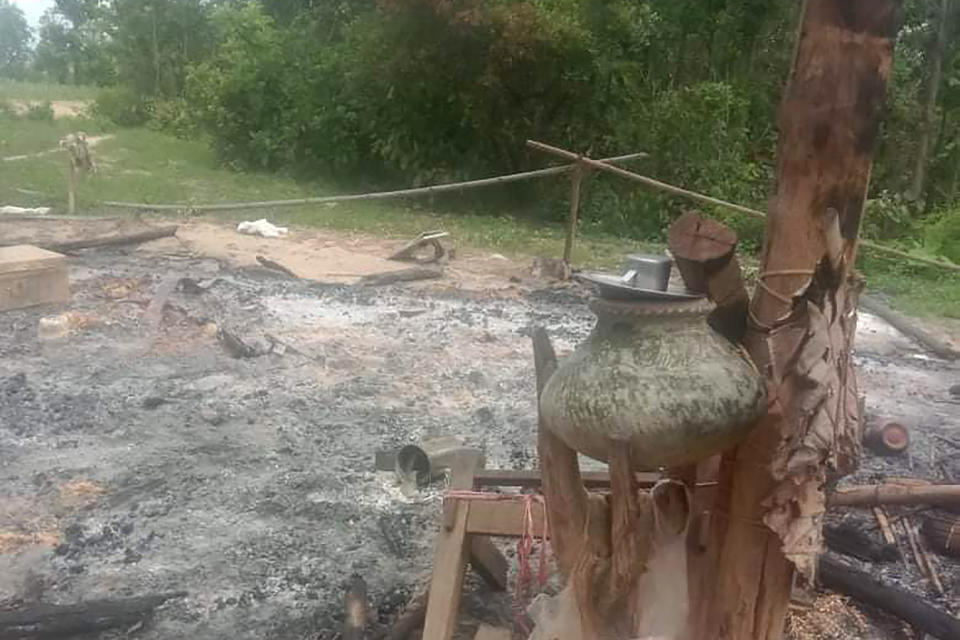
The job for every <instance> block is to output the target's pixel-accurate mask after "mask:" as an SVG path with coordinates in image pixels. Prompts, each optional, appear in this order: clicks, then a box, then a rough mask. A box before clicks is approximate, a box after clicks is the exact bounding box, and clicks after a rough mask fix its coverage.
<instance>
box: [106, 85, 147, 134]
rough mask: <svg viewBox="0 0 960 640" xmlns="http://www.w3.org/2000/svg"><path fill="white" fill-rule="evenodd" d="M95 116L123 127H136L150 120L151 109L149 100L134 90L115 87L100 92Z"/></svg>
mask: <svg viewBox="0 0 960 640" xmlns="http://www.w3.org/2000/svg"><path fill="white" fill-rule="evenodd" d="M93 114H94V115H95V116H98V117H101V118H104V119H106V120H109V121H110V122H113V123H114V124H117V125H120V126H121V127H136V126H139V125H142V124H143V123H145V122H146V121H147V120H148V118H149V117H150V109H149V103H148V101H147V99H146V98H145V97H143V96H140V95H138V94H137V93H136V92H135V91H134V90H133V89H129V88H126V87H114V88H110V89H103V90H101V91H100V93H99V95H98V96H97V99H96V100H95V101H94V103H93Z"/></svg>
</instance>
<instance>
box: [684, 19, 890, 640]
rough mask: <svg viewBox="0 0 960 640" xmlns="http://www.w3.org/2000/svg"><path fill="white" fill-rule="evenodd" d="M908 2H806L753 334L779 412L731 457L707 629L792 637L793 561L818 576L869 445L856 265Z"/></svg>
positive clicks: (700, 634) (724, 475)
mask: <svg viewBox="0 0 960 640" xmlns="http://www.w3.org/2000/svg"><path fill="white" fill-rule="evenodd" d="M898 13H899V12H898V2H897V1H896V0H808V3H807V10H806V13H805V15H804V18H803V24H802V28H801V38H800V44H799V47H798V50H797V59H796V62H795V68H794V70H793V73H792V76H791V83H790V86H789V87H788V88H787V92H786V95H785V97H784V100H783V102H782V105H781V114H780V117H781V121H780V129H781V130H780V147H779V158H778V168H777V177H778V185H777V192H776V195H775V196H774V198H773V199H772V202H771V204H772V206H771V211H770V214H769V216H768V218H767V236H766V242H765V246H764V252H763V257H762V267H761V275H760V284H759V285H758V287H757V289H756V292H755V295H754V297H753V300H752V302H751V306H750V322H749V325H748V330H747V334H746V338H745V344H746V346H747V349H748V350H749V351H750V354H751V356H752V357H753V359H754V362H755V363H756V364H757V366H758V367H759V368H760V370H761V371H762V372H763V373H764V374H765V375H766V377H767V380H768V386H769V392H768V398H769V411H768V415H767V416H766V417H765V418H764V419H762V420H761V422H760V424H759V425H758V427H757V428H756V429H755V430H754V431H753V432H752V433H751V434H750V436H749V437H748V438H747V441H746V442H745V443H744V444H742V445H741V446H740V447H738V448H737V449H735V450H734V451H732V452H729V453H728V454H726V455H725V457H724V465H723V468H722V469H721V474H720V483H721V486H720V487H719V490H718V504H717V508H716V509H715V513H716V517H715V518H714V520H713V523H712V527H711V537H710V540H709V543H708V544H709V547H710V549H709V553H710V554H711V558H712V560H713V561H714V562H715V563H716V564H715V565H714V566H715V567H716V569H715V572H714V573H713V575H714V576H715V581H714V583H713V589H712V591H711V593H712V595H713V597H712V600H711V601H710V602H709V603H708V604H707V606H706V607H705V608H706V611H703V610H701V611H699V612H697V613H698V614H699V615H697V616H696V618H695V621H694V622H695V624H696V625H697V626H698V631H697V632H696V633H695V634H694V635H693V637H696V638H698V639H721V638H722V639H724V640H726V639H736V640H748V639H749V640H772V639H777V638H780V637H781V636H782V633H783V626H784V617H785V614H786V612H787V605H788V602H789V597H790V589H791V584H792V578H793V572H794V570H795V569H796V570H797V571H798V572H799V573H800V574H801V575H802V576H803V577H805V578H807V579H808V580H810V579H812V578H813V575H814V573H815V568H816V560H817V554H818V552H819V549H820V543H821V527H822V517H823V513H824V511H825V504H826V501H825V496H824V494H823V490H822V487H823V485H824V483H825V480H826V471H827V468H828V466H832V467H834V468H835V470H836V471H838V472H839V473H845V472H848V471H849V470H850V468H851V466H852V465H853V464H854V463H855V461H856V459H857V456H858V455H859V435H860V434H859V431H860V424H859V414H858V410H857V404H858V403H857V393H856V380H855V377H854V372H853V370H852V362H851V361H850V357H849V354H850V346H851V341H852V338H853V333H854V331H855V329H856V304H857V300H856V294H857V288H856V283H855V282H853V281H852V278H851V271H850V270H851V266H852V259H853V257H854V256H855V251H856V245H857V236H858V233H859V230H860V218H861V215H862V212H863V204H864V201H865V198H866V191H867V185H868V182H869V177H870V169H871V156H872V153H873V148H874V145H875V143H876V137H877V131H878V128H879V123H880V115H881V109H882V107H883V102H884V99H885V95H886V87H887V79H888V77H889V74H890V67H891V61H892V54H893V45H894V39H895V35H896V31H897V26H898V24H897V23H898ZM837 248H839V251H837V250H836V249H837ZM700 604H702V603H700Z"/></svg>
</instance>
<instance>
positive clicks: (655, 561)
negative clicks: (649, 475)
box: [634, 480, 690, 640]
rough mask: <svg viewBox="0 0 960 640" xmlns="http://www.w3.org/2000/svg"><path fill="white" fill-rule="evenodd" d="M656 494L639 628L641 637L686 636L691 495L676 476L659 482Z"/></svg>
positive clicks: (676, 639)
mask: <svg viewBox="0 0 960 640" xmlns="http://www.w3.org/2000/svg"><path fill="white" fill-rule="evenodd" d="M651 494H652V496H653V505H654V508H653V518H654V525H653V531H654V539H653V551H652V553H651V554H650V559H649V560H648V562H647V570H646V571H645V572H644V573H643V574H642V575H641V576H640V579H639V580H638V581H637V586H636V589H635V591H634V593H635V598H636V602H635V605H636V606H635V611H637V618H638V619H637V620H635V625H636V626H635V629H636V630H637V635H638V636H639V637H640V638H664V639H669V640H685V639H686V638H687V631H688V629H687V620H688V618H689V612H690V595H689V592H688V589H687V528H688V526H689V523H690V496H689V495H688V494H687V489H686V487H685V486H684V485H683V484H682V483H679V482H677V481H675V480H664V481H661V482H658V483H657V484H656V486H654V487H653V489H652V490H651Z"/></svg>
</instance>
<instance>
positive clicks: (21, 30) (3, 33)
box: [0, 0, 33, 78]
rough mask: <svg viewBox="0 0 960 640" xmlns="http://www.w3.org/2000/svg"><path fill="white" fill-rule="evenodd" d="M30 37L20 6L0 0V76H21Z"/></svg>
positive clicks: (25, 62)
mask: <svg viewBox="0 0 960 640" xmlns="http://www.w3.org/2000/svg"><path fill="white" fill-rule="evenodd" d="M32 37H33V35H32V33H31V31H30V25H28V24H27V20H26V18H24V17H23V12H22V11H21V10H20V8H19V7H17V6H16V5H14V4H13V3H12V2H10V0H0V77H5V78H22V77H23V75H24V73H25V71H26V68H27V60H28V59H29V57H30V40H31V39H32Z"/></svg>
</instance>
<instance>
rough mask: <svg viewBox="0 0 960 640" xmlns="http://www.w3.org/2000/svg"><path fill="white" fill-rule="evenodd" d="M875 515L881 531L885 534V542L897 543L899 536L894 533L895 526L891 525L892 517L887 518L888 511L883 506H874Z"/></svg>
mask: <svg viewBox="0 0 960 640" xmlns="http://www.w3.org/2000/svg"><path fill="white" fill-rule="evenodd" d="M873 515H874V517H876V519H877V525H878V526H879V527H880V532H881V533H882V534H883V540H884V542H886V543H887V544H894V545H895V544H896V543H897V537H896V536H895V535H893V528H891V526H890V519H889V518H887V512H886V511H884V510H883V509H882V508H881V507H874V508H873Z"/></svg>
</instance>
